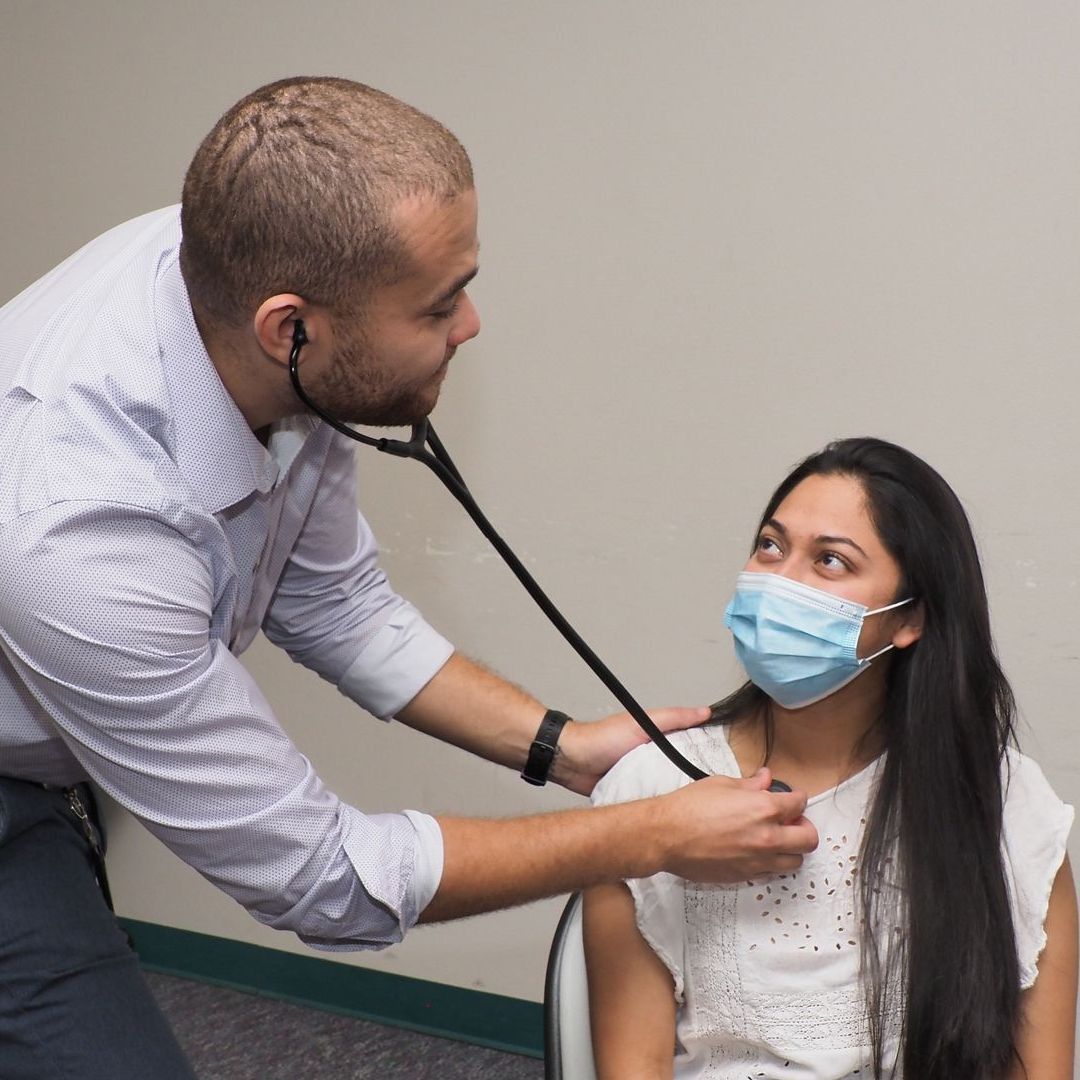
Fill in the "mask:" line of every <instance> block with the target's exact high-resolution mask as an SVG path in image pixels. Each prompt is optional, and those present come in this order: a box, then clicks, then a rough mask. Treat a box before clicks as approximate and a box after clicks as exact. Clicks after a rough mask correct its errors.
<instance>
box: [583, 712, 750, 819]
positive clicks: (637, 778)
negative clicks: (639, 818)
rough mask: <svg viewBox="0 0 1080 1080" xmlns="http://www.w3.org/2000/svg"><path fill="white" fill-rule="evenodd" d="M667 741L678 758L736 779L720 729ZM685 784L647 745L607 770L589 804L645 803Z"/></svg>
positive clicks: (658, 751) (684, 734)
mask: <svg viewBox="0 0 1080 1080" xmlns="http://www.w3.org/2000/svg"><path fill="white" fill-rule="evenodd" d="M668 740H669V742H670V743H671V745H672V746H674V747H675V749H676V750H678V751H679V753H680V754H682V755H683V756H684V757H686V758H688V759H689V760H690V761H691V762H692V763H693V764H694V765H697V766H698V767H699V768H700V769H702V770H703V771H704V772H706V773H709V774H710V775H719V776H738V775H739V767H738V765H737V764H736V762H735V758H734V756H733V755H732V753H731V748H730V747H729V746H728V742H727V735H726V733H725V731H724V728H723V726H722V725H719V724H707V725H705V726H703V727H697V728H690V729H689V730H687V731H675V732H672V733H671V734H670V735H669V736H668ZM688 783H690V778H689V777H688V776H687V775H686V774H685V773H684V772H683V771H682V770H681V769H680V768H679V767H678V766H677V765H676V764H675V763H674V762H673V761H671V760H670V759H669V758H668V757H667V756H666V755H665V754H664V752H663V751H662V750H661V749H660V748H659V747H658V746H657V745H656V744H655V743H654V742H651V741H650V742H647V743H643V744H642V745H641V746H638V747H635V748H634V749H633V750H631V751H630V752H629V753H628V754H626V755H624V756H623V757H622V758H621V759H620V760H619V761H617V762H616V763H615V764H614V765H613V766H612V767H611V769H609V770H608V772H607V774H606V775H605V776H603V777H602V778H601V779H600V781H599V782H598V783H597V785H596V788H595V789H594V790H593V795H592V801H593V803H594V804H595V805H597V806H603V805H606V804H608V803H620V802H629V801H630V800H631V799H647V798H650V797H652V796H654V795H666V794H668V793H669V792H672V791H675V790H677V789H678V788H680V787H683V786H685V785H686V784H688Z"/></svg>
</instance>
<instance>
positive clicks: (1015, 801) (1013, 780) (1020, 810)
mask: <svg viewBox="0 0 1080 1080" xmlns="http://www.w3.org/2000/svg"><path fill="white" fill-rule="evenodd" d="M1001 785H1002V792H1003V795H1004V799H1005V826H1006V830H1008V828H1009V826H1010V824H1012V825H1017V826H1019V825H1023V824H1025V823H1027V822H1034V823H1036V824H1038V823H1040V822H1041V823H1042V824H1043V825H1045V824H1046V821H1047V815H1048V814H1049V815H1051V816H1052V818H1054V819H1055V820H1056V819H1066V818H1067V819H1068V821H1069V822H1070V823H1071V821H1072V816H1073V811H1072V807H1071V806H1069V805H1067V804H1066V803H1065V802H1063V801H1062V800H1061V799H1060V798H1059V797H1058V794H1057V792H1055V791H1054V789H1053V788H1052V787H1051V786H1050V781H1049V780H1047V779H1046V775H1045V774H1044V773H1043V771H1042V769H1041V768H1040V766H1039V764H1038V762H1036V761H1035V759H1034V758H1030V757H1028V756H1027V755H1026V754H1023V753H1021V752H1020V751H1019V750H1016V749H1014V748H1012V747H1010V748H1009V749H1008V750H1006V752H1005V756H1004V758H1003V759H1002V766H1001Z"/></svg>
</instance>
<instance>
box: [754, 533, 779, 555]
mask: <svg viewBox="0 0 1080 1080" xmlns="http://www.w3.org/2000/svg"><path fill="white" fill-rule="evenodd" d="M757 549H758V551H760V552H761V553H762V554H763V555H779V554H780V545H779V544H778V543H777V542H776V541H775V540H774V539H773V538H772V537H771V536H759V537H758V542H757Z"/></svg>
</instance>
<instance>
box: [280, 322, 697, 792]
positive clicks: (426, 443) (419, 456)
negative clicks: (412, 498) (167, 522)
mask: <svg viewBox="0 0 1080 1080" xmlns="http://www.w3.org/2000/svg"><path fill="white" fill-rule="evenodd" d="M305 344H307V334H306V333H305V332H304V325H303V323H302V322H301V321H300V320H297V322H296V328H295V330H294V332H293V345H292V350H291V352H290V353H289V377H290V379H291V380H292V384H293V389H294V390H295V391H296V395H297V397H299V398H300V400H301V401H302V402H303V403H304V404H305V405H306V406H307V407H308V408H309V409H310V410H311V411H312V412H313V413H315V414H316V415H317V416H318V417H320V418H321V419H322V420H324V421H325V422H326V423H327V424H329V425H330V426H331V427H332V428H333V429H334V430H335V431H339V432H341V434H343V435H346V436H348V437H349V438H350V439H354V440H355V441H356V442H360V443H364V444H365V445H367V446H373V447H375V449H376V450H379V451H381V452H382V453H385V454H392V455H394V456H395V457H407V458H412V459H413V460H414V461H419V462H422V463H423V464H424V465H426V466H427V467H428V468H429V469H430V470H431V471H432V472H433V473H434V474H435V475H436V476H437V477H438V478H439V480H441V481H442V484H443V486H444V487H445V488H446V489H447V490H448V491H449V492H450V494H451V495H453V496H454V498H455V499H457V501H458V502H459V503H460V504H461V505H462V507H463V508H464V510H465V512H466V513H467V514H468V515H469V517H470V518H472V520H473V522H474V523H475V525H476V527H477V528H478V529H479V530H480V532H481V533H483V535H484V537H485V538H486V539H487V541H488V543H490V544H491V546H492V547H493V548H494V549H495V550H496V551H497V552H498V554H499V556H500V557H501V558H502V560H503V562H505V563H506V565H507V566H508V567H509V568H510V570H511V572H512V573H513V574H514V576H515V577H516V578H517V579H518V581H520V582H521V584H522V586H523V587H524V588H525V591H526V592H528V594H529V596H531V597H532V599H533V601H534V602H535V604H536V605H537V607H539V608H540V610H541V611H542V612H543V613H544V614H545V615H546V616H547V617H548V620H549V621H550V622H551V623H552V625H553V626H554V627H555V629H556V630H558V631H559V633H560V634H561V635H562V636H563V638H565V640H566V641H567V643H568V644H569V645H570V647H571V648H572V649H573V650H574V651H575V652H576V653H577V654H578V656H580V657H581V659H582V660H584V662H585V663H586V664H587V665H588V667H589V668H590V670H591V671H592V672H593V674H595V675H596V677H597V678H598V679H599V680H600V681H601V682H602V683H603V684H604V685H605V686H606V687H607V688H608V690H610V691H611V693H612V694H613V695H614V697H615V699H616V701H618V702H619V704H620V705H622V707H623V708H624V709H625V710H626V711H627V712H628V713H629V714H630V715H631V716H632V717H633V718H634V720H635V721H637V723H638V725H639V726H640V727H641V729H642V730H643V731H644V732H645V734H646V735H648V736H649V738H650V739H651V740H652V741H653V742H654V743H655V744H656V746H657V748H658V749H659V750H660V751H661V752H662V753H663V754H664V755H665V756H666V757H667V758H668V760H669V761H671V762H672V764H673V765H675V766H676V767H677V768H679V769H680V770H682V772H684V773H685V774H686V775H687V776H689V777H690V779H691V780H703V779H704V778H705V777H706V776H707V775H708V774H707V773H705V772H703V771H702V770H701V769H699V768H698V767H697V766H696V765H695V764H694V763H693V762H692V761H689V760H688V759H687V758H685V757H684V756H683V755H682V754H680V753H679V751H678V750H676V749H675V747H674V746H672V745H671V742H670V741H669V740H668V738H667V736H666V735H664V733H663V732H662V731H661V730H660V729H659V728H658V727H657V726H656V724H655V723H653V721H652V720H651V719H650V718H649V715H648V713H646V712H645V710H644V709H643V708H642V707H641V705H639V704H638V702H637V700H636V699H635V698H634V696H633V694H631V693H630V691H629V690H627V689H626V687H625V686H624V685H623V684H622V682H620V681H619V679H617V678H616V677H615V675H614V673H613V672H612V671H611V669H610V668H609V667H608V666H607V665H606V664H605V663H604V662H603V661H602V660H601V659H600V657H599V656H597V654H596V653H595V652H594V651H593V649H592V648H590V646H589V644H588V643H587V642H586V641H585V639H584V638H583V637H582V636H581V635H580V634H579V633H578V632H577V630H575V629H574V627H573V626H572V625H571V624H570V622H569V620H568V619H567V618H566V617H565V616H564V615H563V613H562V612H561V611H560V610H559V609H558V608H557V607H556V606H555V604H554V603H553V602H552V601H551V599H550V598H549V597H548V595H547V593H545V592H544V590H543V589H541V588H540V585H539V584H538V583H537V581H536V579H535V578H534V577H533V576H532V574H530V573H529V571H528V570H527V569H526V568H525V566H524V564H523V563H522V562H521V560H520V559H519V558H518V557H517V555H515V554H514V552H513V550H512V549H511V547H510V545H509V544H508V543H507V542H506V541H505V540H503V538H502V537H501V536H500V535H499V533H498V532H497V531H496V529H495V527H494V526H493V525H492V524H491V522H490V521H489V520H488V519H487V516H486V515H485V514H484V512H483V511H482V510H481V509H480V506H479V504H478V503H477V502H476V500H475V499H474V498H473V496H472V494H471V493H470V492H469V489H468V487H467V486H466V484H465V481H464V479H463V478H462V476H461V473H460V472H458V470H457V467H456V466H455V465H454V462H453V460H452V459H451V457H450V455H449V453H448V452H447V450H446V447H444V446H443V444H442V441H441V440H440V439H439V437H438V435H437V434H436V433H435V429H434V428H433V427H432V426H431V424H430V423H429V422H428V421H427V420H426V419H425V420H422V421H420V423H418V424H414V425H413V429H412V438H410V439H409V440H408V441H407V442H406V441H404V440H400V439H385V438H378V439H376V438H372V437H371V436H369V435H364V434H363V433H362V432H359V431H356V430H354V429H353V428H351V427H349V426H348V425H347V424H343V423H342V422H341V421H340V420H337V419H336V418H335V417H333V416H331V415H329V414H328V413H326V412H324V411H323V410H322V408H321V407H320V406H319V405H317V404H316V403H315V402H314V401H312V399H311V398H310V397H309V396H308V395H307V392H306V391H305V390H304V388H303V386H302V385H301V384H300V373H299V360H300V349H301V347H302V346H303V345H305Z"/></svg>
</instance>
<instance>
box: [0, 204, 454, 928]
mask: <svg viewBox="0 0 1080 1080" xmlns="http://www.w3.org/2000/svg"><path fill="white" fill-rule="evenodd" d="M179 243H180V223H179V211H178V208H176V207H171V208H169V209H166V210H162V211H157V212H155V213H152V214H147V215H145V216H143V217H141V218H137V219H135V220H134V221H130V222H128V223H126V224H125V225H121V226H119V227H117V228H116V229H113V230H111V231H110V232H108V233H106V234H104V236H102V237H99V238H98V239H97V240H95V241H92V242H91V243H90V244H88V245H87V246H86V247H84V248H83V249H81V250H80V251H79V252H77V253H76V254H75V255H73V256H72V257H71V258H70V259H68V260H67V261H66V262H64V263H63V264H61V265H60V266H59V267H57V268H56V269H55V270H53V271H52V272H51V273H50V274H48V275H46V276H45V277H44V278H42V279H41V280H40V281H38V282H36V283H35V284H34V285H32V286H30V288H28V289H27V290H26V291H25V292H23V293H22V294H20V295H19V296H17V297H16V298H15V299H14V300H12V301H11V302H10V303H9V304H7V305H6V306H5V307H4V308H2V309H0V395H2V397H0V652H2V655H0V775H6V776H13V777H18V778H22V779H29V780H36V781H41V782H46V783H54V784H70V783H73V782H75V781H77V780H80V779H83V778H85V777H86V776H89V777H91V778H92V779H93V780H94V781H96V782H97V783H98V784H99V785H100V786H101V787H102V788H103V789H104V790H105V791H107V792H108V793H109V795H111V796H112V797H113V798H114V799H116V800H117V801H118V802H119V803H121V804H122V805H123V806H125V807H126V808H127V809H128V810H130V811H131V812H132V813H133V814H134V815H135V816H136V817H137V818H139V820H141V821H142V822H143V824H144V825H146V827H147V828H148V829H149V830H150V831H151V832H152V833H154V835H156V836H157V837H158V838H160V839H161V840H162V841H163V842H164V843H165V844H167V845H168V846H169V848H171V849H172V850H173V851H174V852H175V853H176V854H177V855H179V856H180V858H182V859H183V860H184V861H185V862H187V863H189V864H190V865H192V866H193V867H195V868H196V869H197V870H199V871H200V873H202V874H203V875H204V876H205V877H207V878H208V879H209V880H210V881H212V882H213V883H214V884H215V885H217V886H219V887H220V888H221V889H223V890H225V891H226V892H227V893H229V894H230V895H231V896H233V897H234V898H235V899H236V900H238V901H239V902H240V903H241V904H243V905H244V906H245V907H246V908H247V909H248V910H249V911H251V913H252V914H253V915H254V916H255V917H256V918H257V919H259V920H260V921H261V922H264V923H266V924H268V925H270V926H274V927H278V928H281V929H287V930H292V931H294V932H295V933H296V934H298V935H299V936H300V937H301V938H302V939H303V940H305V941H307V942H309V943H310V944H312V945H317V946H320V947H324V948H364V947H377V946H380V945H384V944H388V943H390V942H393V941H398V940H400V938H401V936H402V934H403V933H404V931H405V930H406V929H407V928H408V927H409V926H411V925H412V923H413V922H415V920H416V918H417V916H418V914H419V912H420V911H422V910H423V907H424V905H425V904H426V903H427V902H428V900H429V899H430V898H431V896H432V895H433V893H434V891H435V889H436V887H437V885H438V881H439V877H440V875H441V872H442V837H441V834H440V831H439V827H438V825H437V823H436V822H435V821H434V819H432V818H430V817H427V816H426V815H423V814H419V813H417V812H415V811H405V812H404V813H402V814H375V815H368V814H363V813H361V812H360V811H358V810H357V809H355V808H354V807H352V806H349V805H347V804H346V803H344V802H342V801H341V800H340V799H338V798H337V796H336V795H334V794H332V793H331V792H330V791H328V790H327V789H326V787H325V786H324V785H323V783H322V782H321V781H320V779H319V777H318V776H317V775H316V774H315V772H314V770H313V768H312V766H311V763H310V762H309V761H308V760H307V758H305V757H304V756H303V755H302V754H301V753H300V752H299V751H298V750H297V748H296V747H295V746H294V745H293V744H292V742H291V741H290V739H289V738H288V737H287V736H286V734H285V733H284V732H283V731H282V729H281V727H280V725H279V724H278V722H277V720H276V719H275V718H274V714H273V711H272V709H271V708H270V706H269V704H268V703H267V701H266V699H265V698H264V697H263V696H262V694H261V693H260V691H259V688H258V687H257V686H256V685H255V683H254V682H253V680H252V679H251V677H250V676H249V675H248V673H247V672H246V670H245V669H244V667H243V666H242V665H241V664H240V663H239V661H238V660H237V658H236V656H237V654H238V653H240V652H242V651H243V650H244V649H245V648H247V646H248V645H250V644H251V641H252V640H253V638H254V637H255V635H256V633H257V632H258V631H259V630H260V629H262V630H263V632H264V633H265V634H266V636H267V637H268V638H269V639H270V640H271V641H273V642H275V643H276V644H278V645H280V646H281V647H282V648H284V649H285V650H286V651H287V652H288V653H289V655H290V656H291V657H292V658H293V659H294V660H296V661H298V662H299V663H302V664H304V665H305V666H307V667H309V668H312V669H313V670H315V671H317V672H318V673H319V674H320V675H321V676H322V677H323V678H325V679H328V680H329V681H330V682H332V683H334V684H336V685H337V686H338V687H339V688H340V689H341V691H342V692H343V693H345V694H347V695H348V696H349V697H351V698H353V699H354V700H355V701H357V702H358V703H359V704H360V705H362V706H364V708H366V709H368V710H369V711H371V712H373V713H374V714H376V715H377V716H380V717H384V718H389V717H391V716H393V715H394V713H395V712H396V710H398V709H400V708H401V707H402V706H404V705H405V704H406V703H407V702H408V701H410V700H411V699H412V698H413V697H414V696H415V695H416V693H417V692H418V691H419V690H420V689H421V688H422V687H423V686H424V685H425V684H426V683H427V682H428V681H429V680H430V679H431V678H432V676H433V675H435V673H436V672H437V671H438V670H439V669H440V668H441V667H442V665H443V664H444V663H445V662H446V660H447V659H448V658H449V656H450V654H451V652H452V648H451V646H450V644H449V643H448V642H447V641H446V640H445V639H443V638H442V637H441V636H440V635H439V634H437V633H436V632H435V631H434V630H433V629H432V628H431V627H430V626H428V625H427V624H426V623H425V622H424V620H423V619H422V618H421V617H420V615H419V613H418V612H417V611H416V610H415V609H414V608H412V607H411V606H410V605H409V604H407V603H406V602H405V601H404V600H402V599H401V598H400V597H399V596H397V595H396V594H395V593H394V592H393V590H392V589H391V588H390V586H389V584H388V582H387V580H386V577H385V575H384V574H383V572H382V571H381V570H380V568H379V566H378V563H377V554H378V552H377V547H376V544H375V540H374V538H373V537H372V534H371V531H370V529H369V528H368V526H367V523H366V522H365V521H364V519H363V518H362V517H361V516H360V515H359V514H358V513H357V508H356V507H357V503H356V490H355V463H354V460H353V452H352V445H351V444H350V443H349V441H348V440H347V439H345V438H344V437H343V436H341V435H338V434H336V433H335V432H333V431H332V430H331V429H330V428H329V427H327V426H326V425H325V424H322V423H321V422H317V421H315V420H313V419H311V418H308V417H296V418H293V419H291V420H288V421H285V422H283V423H281V424H280V425H277V426H275V428H274V429H273V430H272V432H271V434H270V437H269V440H268V445H267V446H266V447H264V446H263V445H262V444H261V443H260V442H259V440H258V439H257V438H256V437H255V436H254V434H253V433H252V432H251V430H250V429H249V428H248V426H247V424H246V422H245V420H244V418H243V416H242V415H241V413H240V411H239V409H238V408H237V406H236V404H235V403H234V401H233V400H232V398H231V397H230V396H229V394H228V393H227V392H226V390H225V388H224V386H223V385H222V383H221V381H220V379H219V378H218V375H217V372H216V369H215V368H214V365H213V363H212V362H211V360H210V357H209V356H208V355H207V353H206V350H205V348H204V346H203V343H202V339H201V338H200V336H199V333H198V330H197V328H196V325H195V321H194V318H193V316H192V313H191V307H190V304H189V301H188V297H187V292H186V290H185V287H184V282H183V279H182V277H181V274H180V270H179V265H178V250H179Z"/></svg>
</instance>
